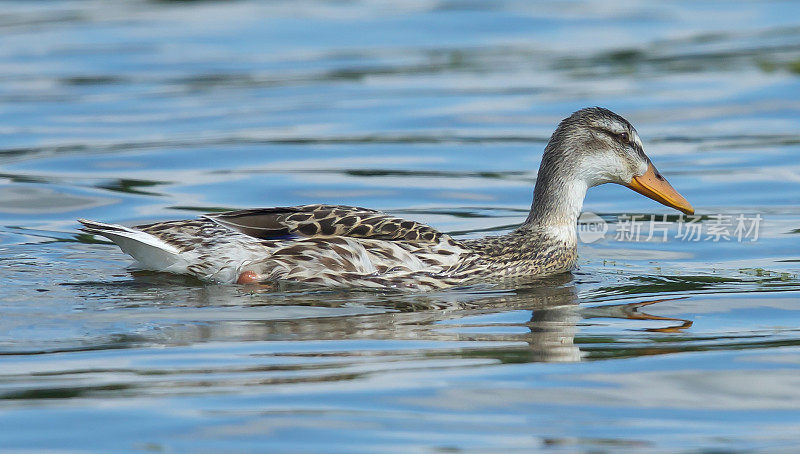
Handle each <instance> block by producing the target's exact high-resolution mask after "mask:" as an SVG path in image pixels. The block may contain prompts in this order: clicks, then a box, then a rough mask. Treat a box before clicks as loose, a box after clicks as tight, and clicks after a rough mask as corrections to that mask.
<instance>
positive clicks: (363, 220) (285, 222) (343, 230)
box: [204, 205, 450, 243]
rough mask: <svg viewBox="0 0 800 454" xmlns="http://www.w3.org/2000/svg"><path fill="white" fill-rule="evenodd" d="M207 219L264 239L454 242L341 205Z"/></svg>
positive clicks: (430, 229) (427, 230)
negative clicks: (341, 238)
mask: <svg viewBox="0 0 800 454" xmlns="http://www.w3.org/2000/svg"><path fill="white" fill-rule="evenodd" d="M204 218H206V219H209V220H211V221H213V222H215V223H217V224H220V225H223V226H225V227H228V228H230V229H233V230H236V231H239V232H241V233H244V234H246V235H249V236H252V237H254V238H258V239H262V240H276V239H284V238H286V239H289V238H325V237H350V238H362V239H369V240H384V241H404V242H414V243H439V242H440V241H441V240H443V239H450V238H449V236H447V235H445V234H443V233H441V232H439V231H438V230H436V229H434V228H433V227H430V226H428V225H425V224H422V223H419V222H416V221H409V220H406V219H402V218H399V217H396V216H391V215H388V214H386V213H382V212H380V211H376V210H371V209H368V208H360V207H349V206H340V205H303V206H295V207H276V208H257V209H250V210H241V211H229V212H225V213H218V214H210V215H206V216H204Z"/></svg>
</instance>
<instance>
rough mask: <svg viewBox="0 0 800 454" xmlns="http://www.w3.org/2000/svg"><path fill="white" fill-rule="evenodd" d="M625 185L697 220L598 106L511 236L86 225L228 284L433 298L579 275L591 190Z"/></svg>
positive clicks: (263, 213)
mask: <svg viewBox="0 0 800 454" xmlns="http://www.w3.org/2000/svg"><path fill="white" fill-rule="evenodd" d="M606 183H616V184H621V185H623V186H627V187H628V188H630V189H632V190H634V191H635V192H638V193H640V194H642V195H644V196H646V197H649V198H651V199H653V200H655V201H657V202H660V203H662V204H663V205H666V206H668V207H671V208H674V209H677V210H679V211H681V212H683V213H686V214H690V215H691V214H694V208H693V207H692V205H691V204H690V203H689V202H688V201H687V200H686V199H685V198H684V197H683V196H682V195H680V194H679V193H678V192H677V191H676V190H675V189H674V188H673V187H672V186H671V185H670V183H669V182H668V181H667V180H666V178H664V176H662V175H661V173H659V171H658V170H657V169H656V168H655V166H654V165H653V163H652V162H651V160H650V158H649V157H648V156H647V155H646V154H645V152H644V148H643V145H642V141H641V139H640V137H639V134H638V133H637V131H636V129H635V128H634V127H633V126H632V125H631V123H630V122H628V121H627V120H626V119H624V118H623V117H622V116H620V115H618V114H616V113H614V112H612V111H610V110H608V109H605V108H602V107H588V108H584V109H581V110H578V111H576V112H574V113H572V114H571V115H570V116H569V117H567V118H565V119H564V120H562V121H561V122H560V123H559V124H558V126H557V127H556V129H555V131H554V132H553V134H552V136H551V137H550V140H549V142H548V143H547V145H546V146H545V149H544V153H543V156H542V160H541V163H540V166H539V172H538V174H537V177H536V183H535V187H534V190H533V202H532V204H531V209H530V212H529V214H528V216H527V218H526V219H525V221H524V222H523V223H522V224H521V225H520V226H519V227H517V228H516V229H514V230H513V231H511V232H508V233H506V234H503V235H495V236H487V237H483V238H474V239H456V238H453V237H452V236H450V235H448V234H447V233H443V232H440V231H438V230H436V229H435V228H433V227H431V226H428V225H426V224H423V223H420V222H417V221H413V220H407V219H403V218H400V217H397V216H394V215H391V214H387V213H384V212H381V211H377V210H372V209H368V208H361V207H351V206H341V205H326V204H315V205H303V206H287V207H272V208H255V209H244V210H237V211H228V212H221V213H214V214H207V215H203V216H200V217H198V218H196V219H190V220H177V221H167V222H157V223H152V224H145V225H138V226H135V227H126V226H122V225H118V224H108V223H103V222H97V221H91V220H86V219H79V220H78V221H79V222H80V223H81V224H83V227H82V230H83V231H84V232H86V233H89V234H92V235H99V236H103V237H105V238H107V239H109V240H111V241H113V242H114V243H116V244H117V245H118V246H119V247H120V248H121V249H122V251H123V252H125V253H127V254H128V255H130V256H132V257H133V258H134V259H136V261H137V262H138V264H139V265H140V266H141V268H143V269H146V270H153V271H159V272H167V273H175V274H181V275H189V276H192V277H194V278H197V279H199V280H201V281H204V282H210V283H222V284H263V285H269V284H270V283H280V282H285V283H292V284H302V285H310V286H316V287H335V288H362V289H370V288H372V289H386V290H388V289H401V290H417V291H430V290H435V289H443V288H449V287H461V286H469V285H472V284H501V283H503V282H515V283H519V282H529V281H532V280H536V279H538V278H542V277H545V276H550V275H555V274H559V273H566V272H569V271H570V270H572V269H573V268H574V267H575V264H576V261H577V258H578V255H577V221H578V217H579V215H580V213H581V209H582V207H583V200H584V198H585V196H586V192H587V190H588V189H589V188H591V187H594V186H598V185H601V184H606Z"/></svg>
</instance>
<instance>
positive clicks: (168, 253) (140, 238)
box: [78, 219, 185, 271]
mask: <svg viewBox="0 0 800 454" xmlns="http://www.w3.org/2000/svg"><path fill="white" fill-rule="evenodd" d="M78 222H80V223H81V224H83V225H84V229H83V230H85V231H86V232H88V233H91V234H94V235H101V236H104V237H106V238H108V239H109V240H111V241H113V242H114V243H116V244H117V246H119V247H120V249H122V251H123V252H125V253H126V254H128V255H130V256H131V257H133V258H134V259H136V260H137V261H138V262H139V263H140V264H141V265H142V266H143V267H144V268H146V269H150V270H154V271H178V270H176V269H174V268H183V267H185V260H184V259H183V258H182V257H181V256H180V251H179V250H178V249H177V248H175V247H174V246H172V245H170V244H167V243H165V242H164V241H161V240H160V239H158V238H156V237H154V236H153V235H150V234H149V233H145V232H142V231H141V230H136V229H132V228H129V227H124V226H121V225H118V224H105V223H102V222H96V221H89V220H86V219H78Z"/></svg>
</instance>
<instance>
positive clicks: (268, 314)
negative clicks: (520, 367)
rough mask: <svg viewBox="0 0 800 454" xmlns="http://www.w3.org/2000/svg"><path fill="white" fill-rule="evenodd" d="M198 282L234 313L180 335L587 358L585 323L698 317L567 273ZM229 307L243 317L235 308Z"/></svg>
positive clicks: (512, 358)
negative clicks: (485, 284) (378, 283)
mask: <svg viewBox="0 0 800 454" xmlns="http://www.w3.org/2000/svg"><path fill="white" fill-rule="evenodd" d="M196 290H197V291H196V293H195V296H196V299H195V300H194V301H192V300H191V299H190V300H188V301H187V300H184V301H186V302H188V303H189V306H195V307H196V308H198V310H199V309H201V308H202V310H203V311H207V310H208V309H209V308H214V307H217V308H219V309H222V310H223V311H225V312H226V314H225V315H226V317H225V319H217V320H205V321H204V322H203V323H194V324H193V323H184V324H183V327H184V328H185V329H182V330H178V331H180V333H178V332H175V335H177V336H180V339H175V340H176V341H180V342H190V343H192V342H203V341H227V340H237V341H320V340H322V341H328V340H331V341H333V340H335V341H364V340H370V339H374V340H411V341H413V340H419V341H430V342H432V343H431V344H430V347H428V346H426V347H424V348H425V349H426V350H427V349H428V348H430V349H436V348H439V347H437V346H436V344H434V343H433V342H437V341H441V342H453V341H458V342H459V344H461V345H463V347H460V346H457V347H448V349H451V352H452V348H455V349H456V350H459V349H463V350H464V356H469V355H471V356H476V355H477V356H483V357H486V356H492V354H491V353H490V352H491V350H492V349H493V347H492V344H491V343H502V346H501V347H499V348H497V349H495V353H496V355H494V356H493V357H495V358H498V359H500V360H502V361H508V362H557V361H580V360H581V359H582V358H583V357H584V356H585V355H584V354H583V353H582V352H581V348H580V345H581V344H582V343H583V344H584V345H585V346H587V347H589V344H590V343H591V344H592V345H594V342H595V341H596V340H597V339H591V338H589V337H587V339H583V340H582V341H581V342H577V343H576V341H575V336H576V335H577V334H578V332H579V330H580V328H581V326H582V325H591V326H602V325H603V324H607V323H609V322H608V320H609V319H621V320H639V321H653V322H654V323H652V324H646V326H644V327H642V324H641V323H635V322H631V325H632V326H631V327H625V326H623V327H622V330H623V331H624V330H629V329H636V330H646V331H653V332H675V331H679V330H681V329H685V328H688V327H689V326H691V324H692V322H691V321H688V320H682V319H674V318H669V317H663V316H656V315H650V314H648V313H646V312H644V311H643V309H644V308H645V307H647V306H650V305H653V304H656V303H658V302H661V301H664V300H656V301H644V302H642V301H637V302H631V303H625V304H616V305H615V304H603V305H598V306H594V307H586V304H584V305H581V304H580V302H581V301H580V300H579V298H578V294H577V289H576V285H575V284H574V283H573V282H571V281H570V280H568V279H567V280H564V279H562V280H551V281H547V282H540V283H537V284H535V285H529V286H527V287H523V288H519V289H515V290H513V291H508V292H498V291H488V290H487V291H484V292H479V291H475V289H470V290H469V291H463V292H457V291H456V292H453V291H450V292H444V293H440V294H424V295H420V294H376V293H353V292H340V293H335V292H319V293H312V294H309V293H307V292H306V293H287V292H284V293H276V292H274V291H269V290H262V289H258V288H249V289H248V288H245V287H237V286H219V287H210V286H203V287H200V288H197V289H196ZM232 301H235V303H232ZM162 307H163V306H162ZM232 307H233V308H235V309H232ZM215 312H217V311H215ZM231 312H232V313H235V314H236V315H237V316H236V317H230V315H232V314H231ZM591 319H594V320H592V321H589V320H591ZM670 322H674V323H670ZM665 325H666V326H665ZM467 342H471V343H467ZM474 342H480V343H481V345H477V344H474ZM484 343H488V344H484ZM343 345H344V344H343ZM498 345H501V344H498ZM354 348H356V347H354ZM479 351H482V352H483V353H480V352H479ZM455 354H456V355H458V353H455Z"/></svg>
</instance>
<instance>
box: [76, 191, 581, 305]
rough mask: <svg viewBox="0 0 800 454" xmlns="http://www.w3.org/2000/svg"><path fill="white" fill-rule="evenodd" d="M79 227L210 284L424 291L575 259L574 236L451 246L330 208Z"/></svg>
mask: <svg viewBox="0 0 800 454" xmlns="http://www.w3.org/2000/svg"><path fill="white" fill-rule="evenodd" d="M81 222H82V223H83V224H84V226H85V227H84V230H85V231H87V232H89V233H93V234H98V235H103V236H106V237H108V238H109V239H111V240H113V241H114V242H115V243H117V244H118V245H119V246H120V247H121V248H122V250H123V251H125V252H126V253H128V254H130V255H131V256H133V257H135V258H137V260H138V261H139V263H140V264H141V265H142V266H143V267H144V268H146V269H151V270H155V271H165V272H171V273H176V274H189V275H192V276H195V277H197V278H199V279H202V280H204V281H210V282H226V283H232V282H237V281H239V280H240V278H241V276H243V275H245V273H253V274H254V275H256V276H258V280H266V281H288V282H297V283H306V284H312V285H321V286H327V287H365V288H404V289H412V290H432V289H436V288H443V287H452V286H457V285H465V284H469V283H473V282H497V281H504V280H513V281H520V280H526V279H531V278H535V277H537V276H542V275H546V274H553V273H557V272H563V271H567V270H569V269H570V268H572V266H573V265H574V263H575V260H576V258H577V254H576V248H575V241H574V238H572V239H571V240H569V241H564V240H562V239H559V238H550V237H548V236H547V235H545V234H544V233H543V232H538V231H536V230H535V229H534V228H533V227H532V226H529V225H524V226H522V227H520V228H519V229H517V230H515V231H513V232H511V233H509V234H506V235H502V236H496V237H489V238H484V239H475V240H463V241H459V240H456V239H454V238H452V237H451V236H450V235H447V234H444V233H441V232H439V231H437V230H435V229H433V228H432V227H429V226H427V225H425V224H420V223H418V222H414V221H408V220H405V219H401V218H398V217H394V216H391V215H388V214H384V213H381V212H379V211H375V210H369V209H366V208H358V207H348V206H335V205H305V206H297V207H279V208H264V209H254V210H243V211H232V212H227V213H220V214H215V215H207V216H203V217H200V218H198V219H194V220H187V221H170V222H160V223H156V224H147V225H140V226H136V227H133V228H128V227H122V226H118V225H111V224H103V223H98V222H93V221H87V220H81ZM246 275H247V276H250V274H246Z"/></svg>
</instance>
